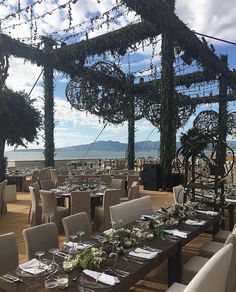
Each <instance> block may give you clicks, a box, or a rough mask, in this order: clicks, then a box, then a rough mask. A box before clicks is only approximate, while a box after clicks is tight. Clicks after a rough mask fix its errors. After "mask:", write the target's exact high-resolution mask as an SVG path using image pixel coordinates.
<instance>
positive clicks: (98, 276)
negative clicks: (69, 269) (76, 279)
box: [83, 270, 120, 286]
mask: <svg viewBox="0 0 236 292" xmlns="http://www.w3.org/2000/svg"><path fill="white" fill-rule="evenodd" d="M83 273H84V274H85V275H87V276H90V277H91V278H93V279H95V280H96V281H99V282H101V283H104V284H107V285H110V286H114V285H115V284H117V283H119V282H120V281H119V279H118V278H117V277H113V276H110V275H107V274H104V273H99V272H96V271H91V270H83Z"/></svg>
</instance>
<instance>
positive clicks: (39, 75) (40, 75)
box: [27, 69, 44, 98]
mask: <svg viewBox="0 0 236 292" xmlns="http://www.w3.org/2000/svg"><path fill="white" fill-rule="evenodd" d="M43 70H44V69H43ZM43 70H42V71H41V72H40V74H39V76H38V78H37V79H36V81H35V82H34V85H33V87H32V88H31V90H30V92H29V93H28V95H27V98H29V97H30V95H31V93H32V91H33V90H34V88H35V86H36V84H37V83H38V81H39V78H40V77H41V75H42V74H43Z"/></svg>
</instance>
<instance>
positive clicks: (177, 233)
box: [164, 229, 188, 238]
mask: <svg viewBox="0 0 236 292" xmlns="http://www.w3.org/2000/svg"><path fill="white" fill-rule="evenodd" d="M164 232H165V233H168V234H171V235H174V236H178V237H181V238H187V235H188V234H187V232H184V231H180V230H178V229H172V230H164Z"/></svg>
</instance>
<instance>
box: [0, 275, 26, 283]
mask: <svg viewBox="0 0 236 292" xmlns="http://www.w3.org/2000/svg"><path fill="white" fill-rule="evenodd" d="M0 279H1V280H3V281H5V282H7V283H12V284H17V283H23V280H22V279H20V278H18V277H16V276H13V275H9V274H6V275H3V276H1V277H0Z"/></svg>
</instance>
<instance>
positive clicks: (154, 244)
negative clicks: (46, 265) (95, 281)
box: [0, 215, 220, 292]
mask: <svg viewBox="0 0 236 292" xmlns="http://www.w3.org/2000/svg"><path fill="white" fill-rule="evenodd" d="M200 218H201V219H204V220H205V221H206V222H205V224H204V225H202V226H188V225H186V224H180V225H179V226H177V227H176V228H178V229H179V230H182V231H187V232H188V235H187V238H180V237H174V236H170V235H168V234H164V236H163V237H162V239H158V238H154V239H153V240H151V241H146V242H142V243H141V244H140V245H137V246H140V247H142V246H144V245H148V246H149V247H151V248H155V249H160V250H161V252H160V253H158V255H157V256H156V257H155V258H153V259H149V260H144V259H139V260H138V261H141V262H142V264H140V263H134V262H133V261H131V260H128V261H127V260H124V259H123V258H122V257H118V260H117V261H111V260H109V261H108V263H107V264H106V263H105V264H104V265H102V266H101V267H100V269H99V271H100V272H103V271H105V270H106V269H107V267H108V266H109V267H110V266H113V267H118V268H119V269H121V270H124V271H127V272H129V273H130V274H129V276H127V277H124V278H123V277H119V280H120V282H119V283H118V284H116V285H114V286H107V287H106V288H99V289H96V288H89V287H88V288H84V287H83V286H81V284H80V281H79V280H76V281H73V278H74V277H75V276H78V275H80V274H82V269H80V268H76V269H74V270H73V271H71V272H68V276H69V286H68V288H67V289H66V290H67V291H71V292H72V291H87V292H89V291H90V292H91V291H92V292H93V291H104V292H106V291H107V292H108V291H120V292H123V291H126V290H127V289H128V288H129V287H131V286H132V285H134V284H135V283H137V282H138V281H139V280H141V279H143V278H144V276H145V275H146V274H147V273H148V272H150V271H151V270H153V269H154V268H156V267H157V266H158V265H160V264H161V263H162V262H163V261H165V260H167V262H168V285H171V284H172V283H173V282H180V281H181V257H182V248H183V247H184V246H185V245H186V244H187V243H189V242H190V241H191V240H192V239H194V238H195V237H196V236H198V235H199V234H200V233H202V232H204V231H205V230H206V228H208V227H209V226H214V228H216V226H217V225H218V223H219V219H220V217H219V216H214V217H210V216H206V215H201V216H200ZM45 257H48V258H50V259H51V257H52V255H49V254H48V255H47V254H46V255H45ZM56 261H57V262H58V264H59V270H58V272H57V273H56V275H53V276H52V277H55V276H57V275H59V274H62V273H65V272H64V271H63V269H62V261H63V259H62V258H61V257H58V256H56ZM12 274H13V275H15V274H16V273H15V271H12ZM21 278H22V279H23V283H20V284H18V285H16V284H11V283H6V282H4V281H3V280H1V279H0V291H9V292H10V291H24V292H25V291H26V292H28V291H39V292H40V291H47V289H46V288H45V287H44V280H45V279H44V277H37V278H36V277H24V278H23V277H21ZM53 290H54V291H60V289H59V288H54V289H53Z"/></svg>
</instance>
